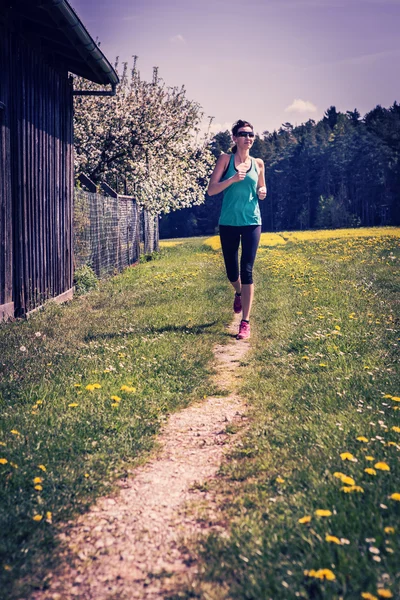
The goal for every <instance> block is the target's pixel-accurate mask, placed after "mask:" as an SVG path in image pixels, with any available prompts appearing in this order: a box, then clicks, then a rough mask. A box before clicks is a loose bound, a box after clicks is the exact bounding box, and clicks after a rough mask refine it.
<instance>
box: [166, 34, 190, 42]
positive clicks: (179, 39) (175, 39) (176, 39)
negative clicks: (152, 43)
mask: <svg viewBox="0 0 400 600" xmlns="http://www.w3.org/2000/svg"><path fill="white" fill-rule="evenodd" d="M169 41H170V42H172V44H186V40H185V38H184V37H183V35H181V34H180V33H178V34H177V35H174V36H173V37H171V38H169Z"/></svg>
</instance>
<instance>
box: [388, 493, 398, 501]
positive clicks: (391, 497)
mask: <svg viewBox="0 0 400 600" xmlns="http://www.w3.org/2000/svg"><path fill="white" fill-rule="evenodd" d="M390 499H391V500H397V502H400V494H399V493H398V492H395V493H394V494H392V495H391V496H390Z"/></svg>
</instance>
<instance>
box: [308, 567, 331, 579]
mask: <svg viewBox="0 0 400 600" xmlns="http://www.w3.org/2000/svg"><path fill="white" fill-rule="evenodd" d="M304 575H308V577H315V578H316V579H321V580H324V579H327V580H329V581H334V580H335V579H336V576H335V574H334V573H333V571H331V570H330V569H318V571H316V570H315V569H311V570H310V571H304Z"/></svg>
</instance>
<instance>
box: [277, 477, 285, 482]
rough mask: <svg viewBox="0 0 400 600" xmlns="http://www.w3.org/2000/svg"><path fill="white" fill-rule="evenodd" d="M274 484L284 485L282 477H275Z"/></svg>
mask: <svg viewBox="0 0 400 600" xmlns="http://www.w3.org/2000/svg"><path fill="white" fill-rule="evenodd" d="M276 482H277V483H285V480H284V479H283V478H282V477H277V478H276Z"/></svg>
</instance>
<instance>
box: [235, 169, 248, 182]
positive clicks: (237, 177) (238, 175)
mask: <svg viewBox="0 0 400 600" xmlns="http://www.w3.org/2000/svg"><path fill="white" fill-rule="evenodd" d="M246 173H247V171H246V169H243V168H242V169H241V168H240V165H239V167H238V170H237V172H236V173H235V174H234V176H233V177H231V181H232V182H234V183H237V182H238V181H243V179H244V178H245V177H246Z"/></svg>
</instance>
